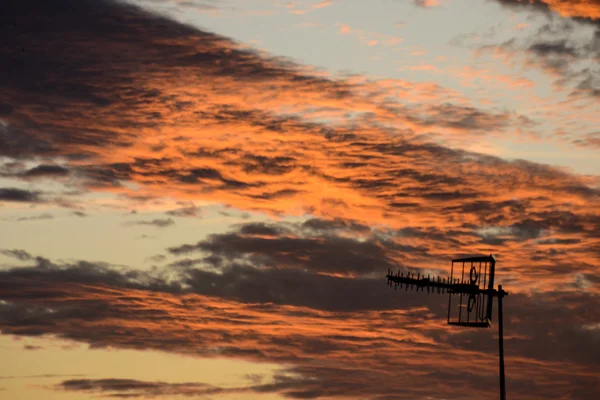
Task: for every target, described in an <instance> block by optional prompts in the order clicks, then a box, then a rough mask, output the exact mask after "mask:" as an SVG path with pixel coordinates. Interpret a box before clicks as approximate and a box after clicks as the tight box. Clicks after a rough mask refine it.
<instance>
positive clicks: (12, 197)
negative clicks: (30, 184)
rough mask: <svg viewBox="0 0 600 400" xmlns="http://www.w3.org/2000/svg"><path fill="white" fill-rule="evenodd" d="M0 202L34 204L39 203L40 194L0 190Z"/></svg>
mask: <svg viewBox="0 0 600 400" xmlns="http://www.w3.org/2000/svg"><path fill="white" fill-rule="evenodd" d="M0 201H10V202H22V203H34V202H38V201H40V192H38V191H30V190H24V189H17V188H0Z"/></svg>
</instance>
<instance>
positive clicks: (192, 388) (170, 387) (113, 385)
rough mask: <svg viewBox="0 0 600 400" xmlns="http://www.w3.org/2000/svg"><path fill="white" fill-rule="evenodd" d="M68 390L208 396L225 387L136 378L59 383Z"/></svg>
mask: <svg viewBox="0 0 600 400" xmlns="http://www.w3.org/2000/svg"><path fill="white" fill-rule="evenodd" d="M57 389H61V390H64V391H68V392H83V393H99V394H100V395H104V396H108V397H115V398H136V397H144V398H148V397H163V396H189V397H192V396H193V397H196V396H206V395H211V394H218V393H221V392H223V389H221V388H219V387H215V386H212V385H208V384H204V383H196V382H192V383H168V382H160V381H154V382H148V381H140V380H135V379H114V378H112V379H69V380H66V381H62V382H61V383H59V384H58V385H57Z"/></svg>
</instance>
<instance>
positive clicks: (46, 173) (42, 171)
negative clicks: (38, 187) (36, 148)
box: [23, 164, 69, 178]
mask: <svg viewBox="0 0 600 400" xmlns="http://www.w3.org/2000/svg"><path fill="white" fill-rule="evenodd" d="M23 175H24V176H26V177H28V178H37V177H58V176H67V175H69V169H68V168H65V167H62V166H60V165H44V164H42V165H38V166H37V167H34V168H31V169H29V170H27V171H25V172H24V173H23Z"/></svg>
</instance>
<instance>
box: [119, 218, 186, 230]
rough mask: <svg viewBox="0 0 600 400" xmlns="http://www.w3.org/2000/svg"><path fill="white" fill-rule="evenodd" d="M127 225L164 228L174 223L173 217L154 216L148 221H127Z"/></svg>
mask: <svg viewBox="0 0 600 400" xmlns="http://www.w3.org/2000/svg"><path fill="white" fill-rule="evenodd" d="M127 225H152V226H155V227H157V228H166V227H168V226H172V225H175V221H174V220H173V218H155V219H153V220H150V221H133V222H127Z"/></svg>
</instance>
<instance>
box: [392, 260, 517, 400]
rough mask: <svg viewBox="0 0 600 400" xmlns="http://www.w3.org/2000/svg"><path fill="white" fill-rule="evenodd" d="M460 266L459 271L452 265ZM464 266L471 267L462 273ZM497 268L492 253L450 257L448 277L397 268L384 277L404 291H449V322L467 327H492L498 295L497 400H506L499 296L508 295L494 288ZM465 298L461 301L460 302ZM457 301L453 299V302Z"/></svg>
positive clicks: (500, 299) (499, 288) (500, 301)
mask: <svg viewBox="0 0 600 400" xmlns="http://www.w3.org/2000/svg"><path fill="white" fill-rule="evenodd" d="M455 264H457V265H461V264H462V270H461V271H460V277H459V271H458V269H459V268H458V267H457V268H456V269H457V271H456V274H455V271H454V265H455ZM465 266H467V267H470V268H469V269H468V272H467V274H466V275H465ZM495 267H496V259H495V258H494V256H493V255H491V254H490V255H489V256H480V257H466V258H457V259H455V260H452V269H451V271H450V277H449V278H448V279H446V278H441V279H440V277H439V276H438V277H437V278H435V277H433V278H431V277H430V276H429V275H427V277H425V275H423V276H422V277H421V274H420V273H418V274H417V276H416V277H415V276H414V274H412V276H411V274H410V273H407V274H406V276H404V273H401V272H400V271H398V272H397V273H396V275H394V274H393V273H392V271H391V270H388V274H387V276H386V278H387V281H388V285H390V286H394V289H397V288H398V286H400V289H402V288H403V287H404V288H405V290H408V289H409V288H410V290H412V289H413V287H416V290H417V292H418V291H419V290H420V291H424V290H425V288H427V292H428V293H430V291H431V292H435V291H436V290H437V293H448V294H449V296H448V324H449V325H458V326H465V327H470V328H489V327H490V326H492V306H493V300H494V298H495V297H497V298H498V342H499V343H498V350H499V360H500V399H501V400H506V382H505V379H504V335H503V321H502V298H503V297H504V296H508V292H505V291H504V290H503V289H502V285H499V286H498V289H494V274H495ZM453 296H454V297H458V304H457V305H458V311H457V313H458V315H455V314H453V313H452V297H453ZM463 300H464V303H463ZM455 303H456V302H455Z"/></svg>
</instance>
